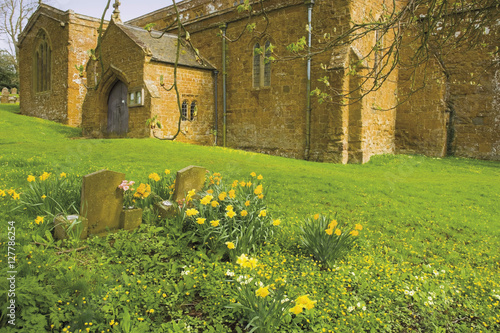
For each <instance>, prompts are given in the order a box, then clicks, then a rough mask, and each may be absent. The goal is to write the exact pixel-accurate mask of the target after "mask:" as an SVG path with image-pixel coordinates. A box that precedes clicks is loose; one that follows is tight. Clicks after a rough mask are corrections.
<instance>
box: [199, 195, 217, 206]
mask: <svg viewBox="0 0 500 333" xmlns="http://www.w3.org/2000/svg"><path fill="white" fill-rule="evenodd" d="M213 198H214V197H213V196H211V195H206V196H204V197H203V199H201V200H200V203H201V204H202V205H205V206H206V205H208V204H209V203H210V202H211V201H212V199H213Z"/></svg>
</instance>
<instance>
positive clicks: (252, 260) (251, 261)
mask: <svg viewBox="0 0 500 333" xmlns="http://www.w3.org/2000/svg"><path fill="white" fill-rule="evenodd" d="M257 262H258V260H257V259H255V258H250V259H248V261H247V266H246V267H249V268H255V267H257Z"/></svg>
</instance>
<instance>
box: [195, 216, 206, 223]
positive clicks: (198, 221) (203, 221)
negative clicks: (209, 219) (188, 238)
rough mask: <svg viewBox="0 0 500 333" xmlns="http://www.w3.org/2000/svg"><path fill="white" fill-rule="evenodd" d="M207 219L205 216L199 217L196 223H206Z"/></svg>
mask: <svg viewBox="0 0 500 333" xmlns="http://www.w3.org/2000/svg"><path fill="white" fill-rule="evenodd" d="M205 220H206V219H205V218H202V217H198V218H197V219H196V223H198V224H204V223H205Z"/></svg>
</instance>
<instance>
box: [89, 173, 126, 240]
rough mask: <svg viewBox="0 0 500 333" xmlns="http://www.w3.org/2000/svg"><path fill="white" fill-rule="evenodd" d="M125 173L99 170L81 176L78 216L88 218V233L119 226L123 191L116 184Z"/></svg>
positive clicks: (113, 228) (122, 178)
mask: <svg viewBox="0 0 500 333" xmlns="http://www.w3.org/2000/svg"><path fill="white" fill-rule="evenodd" d="M124 179H125V174H123V173H119V172H114V171H109V170H100V171H97V172H94V173H91V174H89V175H86V176H84V177H83V182H82V203H81V207H80V216H83V217H85V218H87V220H88V234H93V235H98V234H102V233H105V232H106V231H107V230H108V229H109V230H110V231H112V230H116V229H119V228H120V215H121V213H122V209H123V192H122V190H120V189H119V188H118V185H120V184H121V182H122V181H123V180H124Z"/></svg>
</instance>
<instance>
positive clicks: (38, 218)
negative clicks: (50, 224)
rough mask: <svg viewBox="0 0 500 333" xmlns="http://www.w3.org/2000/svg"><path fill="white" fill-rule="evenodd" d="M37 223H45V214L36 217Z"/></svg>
mask: <svg viewBox="0 0 500 333" xmlns="http://www.w3.org/2000/svg"><path fill="white" fill-rule="evenodd" d="M35 223H36V224H40V223H42V224H43V216H37V217H36V219H35Z"/></svg>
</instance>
